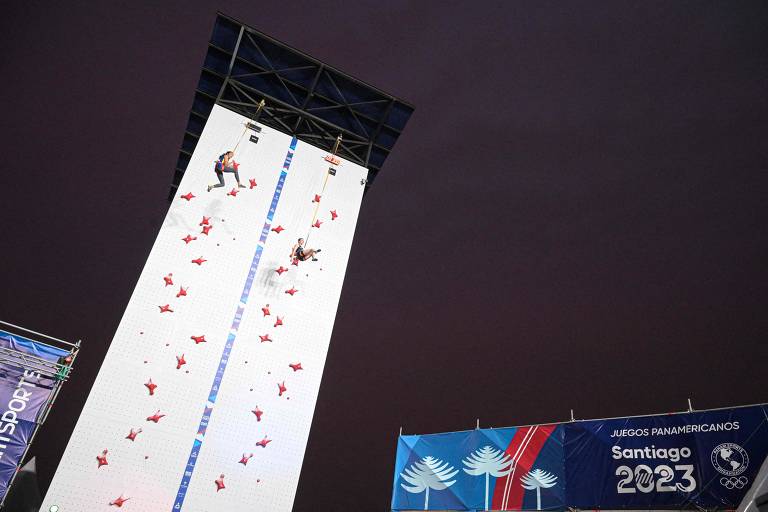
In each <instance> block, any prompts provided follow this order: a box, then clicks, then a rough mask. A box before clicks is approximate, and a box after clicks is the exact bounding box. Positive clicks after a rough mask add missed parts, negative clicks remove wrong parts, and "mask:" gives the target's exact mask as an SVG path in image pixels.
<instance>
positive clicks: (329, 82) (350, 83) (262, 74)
mask: <svg viewBox="0 0 768 512" xmlns="http://www.w3.org/2000/svg"><path fill="white" fill-rule="evenodd" d="M262 100H264V101H265V105H264V107H263V109H262V111H261V112H260V113H259V117H258V122H259V123H260V124H264V125H267V126H270V127H272V128H275V129H276V130H279V131H281V132H284V133H287V134H289V135H292V136H295V137H296V138H298V139H299V140H302V141H305V142H307V143H309V144H312V145H314V146H317V147H321V148H324V149H328V150H329V151H331V149H332V148H333V147H334V145H335V144H336V140H337V137H338V136H339V135H341V136H342V142H341V144H340V146H339V148H338V151H337V155H339V156H340V157H342V158H345V159H347V160H350V161H352V162H355V163H357V164H359V165H362V166H364V167H366V168H367V169H368V183H367V185H366V190H367V188H368V187H370V186H371V184H372V183H373V181H374V179H375V178H376V175H377V174H378V173H379V171H381V168H382V166H383V165H384V161H385V160H386V159H387V156H388V155H389V153H390V152H391V151H392V148H393V147H394V145H395V142H397V139H398V137H399V136H400V134H401V133H402V132H403V129H404V128H405V125H406V123H407V122H408V119H409V118H410V116H411V114H412V113H413V110H414V108H413V106H411V105H409V104H408V103H406V102H405V101H403V100H400V99H398V98H395V97H394V96H392V95H390V94H387V93H385V92H383V91H381V90H379V89H377V88H375V87H373V86H370V85H368V84H366V83H364V82H362V81H360V80H358V79H356V78H354V77H352V76H350V75H348V74H346V73H343V72H341V71H339V70H337V69H335V68H333V67H332V66H329V65H328V64H325V63H323V62H321V61H319V60H317V59H314V58H312V57H310V56H309V55H306V54H304V53H302V52H300V51H298V50H296V49H294V48H291V47H290V46H288V45H286V44H284V43H281V42H280V41H277V40H275V39H273V38H271V37H269V36H268V35H266V34H263V33H262V32H259V31H258V30H256V29H254V28H253V27H249V26H248V25H245V24H243V23H241V22H239V21H237V20H235V19H233V18H230V17H229V16H226V15H224V14H222V13H218V14H217V15H216V22H215V23H214V26H213V33H212V35H211V40H210V42H209V43H208V51H207V53H206V55H205V61H204V62H203V69H202V72H201V74H200V81H199V82H198V84H197V88H196V89H195V98H194V101H193V102H192V110H191V112H190V114H189V120H188V122H187V128H186V130H185V131H184V139H183V142H182V145H181V150H180V151H179V159H178V162H177V164H176V171H175V173H174V176H173V182H172V184H171V190H170V193H169V198H172V197H173V196H174V195H175V192H176V189H177V188H178V185H179V183H180V181H181V177H182V175H183V174H184V171H185V170H186V168H187V165H188V164H189V160H190V158H191V156H192V153H193V152H194V150H195V147H196V146H197V141H198V140H199V138H200V134H201V133H202V132H203V128H204V127H205V123H206V121H207V119H208V116H209V115H210V113H211V110H212V109H213V106H214V105H220V106H222V107H225V108H227V109H230V110H233V111H235V112H238V113H240V114H243V115H245V116H247V117H252V116H253V115H254V114H255V113H256V112H257V109H258V104H259V102H261V101H262Z"/></svg>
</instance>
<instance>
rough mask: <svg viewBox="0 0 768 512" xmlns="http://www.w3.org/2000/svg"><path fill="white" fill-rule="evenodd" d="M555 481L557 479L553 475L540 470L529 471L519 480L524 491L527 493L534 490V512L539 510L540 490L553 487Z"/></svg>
mask: <svg viewBox="0 0 768 512" xmlns="http://www.w3.org/2000/svg"><path fill="white" fill-rule="evenodd" d="M556 481H557V477H556V476H555V475H553V474H552V473H548V472H546V471H542V470H541V469H534V470H533V471H529V472H528V473H527V474H526V475H525V476H524V477H522V478H521V479H520V483H521V484H522V485H523V488H524V489H528V490H529V491H532V490H533V489H536V510H541V489H549V488H550V487H552V486H554V485H555V483H556Z"/></svg>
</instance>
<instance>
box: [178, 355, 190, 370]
mask: <svg viewBox="0 0 768 512" xmlns="http://www.w3.org/2000/svg"><path fill="white" fill-rule="evenodd" d="M185 364H187V361H186V360H185V359H184V354H181V355H180V356H176V369H177V370H178V369H179V368H181V367H182V366H184V365H185Z"/></svg>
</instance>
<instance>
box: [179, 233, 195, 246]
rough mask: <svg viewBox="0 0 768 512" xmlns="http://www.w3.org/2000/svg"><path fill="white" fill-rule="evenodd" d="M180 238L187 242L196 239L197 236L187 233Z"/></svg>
mask: <svg viewBox="0 0 768 512" xmlns="http://www.w3.org/2000/svg"><path fill="white" fill-rule="evenodd" d="M182 240H184V243H185V244H188V243H189V242H191V241H192V240H197V237H196V236H191V235H187V236H185V237H184V238H182Z"/></svg>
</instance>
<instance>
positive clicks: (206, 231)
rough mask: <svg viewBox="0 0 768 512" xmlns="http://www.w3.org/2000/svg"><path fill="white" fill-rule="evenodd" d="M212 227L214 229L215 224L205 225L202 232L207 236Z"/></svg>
mask: <svg viewBox="0 0 768 512" xmlns="http://www.w3.org/2000/svg"><path fill="white" fill-rule="evenodd" d="M212 229H213V226H211V225H207V226H203V230H202V231H201V233H202V234H204V235H205V236H208V233H209V232H210V231H211V230H212Z"/></svg>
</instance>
